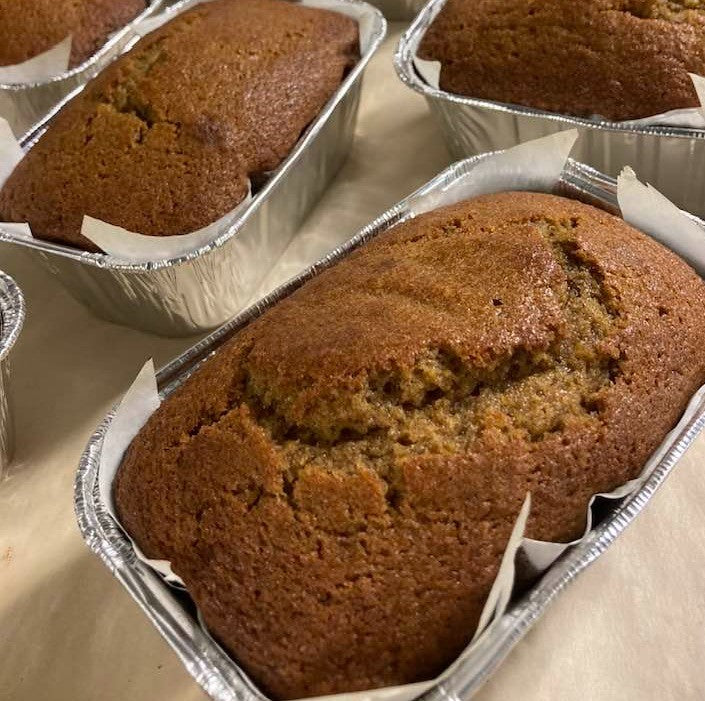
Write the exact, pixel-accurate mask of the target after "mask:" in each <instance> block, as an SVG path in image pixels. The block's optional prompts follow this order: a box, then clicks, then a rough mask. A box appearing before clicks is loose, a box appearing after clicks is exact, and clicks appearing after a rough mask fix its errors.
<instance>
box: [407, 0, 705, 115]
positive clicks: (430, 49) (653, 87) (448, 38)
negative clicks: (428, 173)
mask: <svg viewBox="0 0 705 701" xmlns="http://www.w3.org/2000/svg"><path fill="white" fill-rule="evenodd" d="M419 55H420V56H421V57H422V58H426V59H432V60H436V61H440V62H441V77H440V86H441V88H442V89H444V90H447V91H449V92H454V93H459V94H461V95H468V96H470V97H476V98H483V99H487V100H497V101H499V102H510V103H514V104H518V105H525V106H528V107H535V108H538V109H542V110H548V111H551V112H562V113H565V114H572V115H576V116H580V117H590V116H593V115H601V116H602V117H605V118H607V119H612V120H625V119H636V118H640V117H648V116H652V115H655V114H660V113H662V112H667V111H668V110H672V109H678V108H682V107H698V106H699V105H700V103H699V101H698V99H697V95H696V93H695V90H694V88H693V84H692V82H691V80H690V78H689V77H688V72H690V73H697V74H700V75H705V2H702V1H701V0H583V1H582V2H576V0H540V1H538V0H448V2H447V4H446V5H445V6H444V8H443V9H442V10H441V12H440V14H439V15H438V17H436V19H435V20H434V22H433V24H432V25H431V27H430V28H429V30H428V32H427V33H426V35H425V37H424V39H423V41H422V43H421V47H420V51H419Z"/></svg>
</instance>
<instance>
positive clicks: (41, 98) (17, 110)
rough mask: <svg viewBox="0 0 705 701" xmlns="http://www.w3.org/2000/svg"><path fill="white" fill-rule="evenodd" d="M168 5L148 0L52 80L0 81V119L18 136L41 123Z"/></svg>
mask: <svg viewBox="0 0 705 701" xmlns="http://www.w3.org/2000/svg"><path fill="white" fill-rule="evenodd" d="M167 5H168V0H151V1H150V2H148V3H147V7H146V9H144V10H143V11H142V12H141V13H140V14H139V15H137V17H135V18H134V19H133V20H132V21H131V22H129V23H128V24H126V25H125V26H124V27H122V28H121V29H119V30H118V31H116V32H114V33H113V34H112V36H111V37H110V38H109V39H108V41H106V42H105V44H103V46H101V47H100V49H98V51H96V53H94V54H93V55H92V56H91V57H90V58H88V59H86V60H85V61H84V62H83V63H82V64H80V65H79V66H75V67H74V68H71V69H70V70H68V71H66V72H64V73H61V74H59V75H57V76H54V77H53V78H49V79H47V80H41V81H36V82H28V83H2V82H0V117H3V118H4V119H6V120H7V121H8V122H9V124H10V128H11V129H12V131H13V132H14V133H15V134H16V135H17V136H20V135H21V134H24V133H25V132H27V131H28V130H29V129H31V128H32V126H33V125H35V124H37V123H38V122H40V121H41V120H42V119H44V118H45V117H46V115H47V114H48V113H49V112H50V111H51V110H52V108H54V107H55V106H56V105H57V104H58V103H59V102H61V100H62V99H63V98H64V97H66V95H68V94H69V93H70V92H71V91H73V90H74V89H75V88H77V87H78V86H79V85H83V84H84V83H85V82H86V81H87V80H90V79H91V78H92V77H93V76H95V75H97V74H98V73H99V72H100V71H101V70H102V69H103V68H104V67H105V66H107V65H108V63H110V61H112V60H113V58H115V56H117V55H118V54H119V53H120V52H121V51H122V50H123V49H124V48H125V47H126V46H127V45H128V44H130V43H131V42H132V41H134V40H135V39H136V38H137V34H136V32H135V26H136V25H137V24H138V23H139V22H141V21H142V20H145V19H147V18H148V17H151V16H152V15H153V14H155V13H156V12H157V11H159V10H160V9H162V8H163V7H165V6H167Z"/></svg>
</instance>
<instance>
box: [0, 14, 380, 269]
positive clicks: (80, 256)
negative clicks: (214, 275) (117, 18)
mask: <svg viewBox="0 0 705 701" xmlns="http://www.w3.org/2000/svg"><path fill="white" fill-rule="evenodd" d="M162 1H163V0H157V3H160V2H162ZM294 1H295V2H297V1H298V0H294ZM332 1H333V2H335V3H337V4H338V5H340V6H346V5H347V6H356V7H359V8H361V9H364V10H365V11H366V12H367V13H368V15H369V17H370V19H373V20H374V26H373V28H372V31H371V33H370V43H369V46H368V47H367V50H366V51H365V52H364V53H362V54H361V55H360V59H359V60H358V62H357V63H356V64H355V66H354V67H353V68H352V70H351V71H350V72H349V73H348V74H347V75H346V76H345V79H344V80H343V81H342V82H341V84H340V85H339V86H338V89H337V90H336V91H335V93H334V94H333V95H332V96H331V97H330V99H329V100H328V101H327V102H326V104H325V105H324V106H323V109H321V111H320V112H319V113H318V115H317V116H316V117H315V119H314V120H313V121H312V122H311V123H310V124H309V125H308V127H307V128H306V129H305V131H304V133H303V134H302V135H301V136H300V137H299V139H298V141H297V142H296V144H295V146H294V147H293V148H292V149H291V151H290V152H289V153H288V155H287V156H286V158H285V159H284V160H283V161H282V163H280V164H279V166H278V167H277V168H276V169H275V170H274V172H273V175H272V176H271V177H270V178H269V179H268V180H267V182H266V183H265V184H264V186H263V187H262V189H261V190H260V191H259V192H258V193H257V194H256V195H255V196H254V197H253V198H252V201H251V202H250V204H249V205H248V206H247V207H246V208H245V210H244V212H243V213H242V215H241V216H240V217H238V218H237V219H236V220H235V221H234V222H232V223H231V224H230V225H229V226H228V227H227V228H226V229H225V231H223V232H222V233H221V234H219V235H218V236H217V237H216V238H215V239H214V240H213V241H211V242H209V243H206V244H204V245H202V246H200V247H199V248H196V249H194V250H193V251H190V252H189V253H186V254H183V255H180V256H175V257H173V258H165V259H160V260H154V261H148V262H145V263H130V262H127V261H119V260H115V259H114V258H113V257H112V256H109V255H107V254H105V253H89V252H88V251H82V250H80V249H77V248H71V247H69V246H63V245H60V244H56V243H52V242H50V241H44V240H42V239H34V238H31V239H30V238H27V237H23V236H19V235H17V234H14V233H11V232H7V231H4V230H3V229H2V228H0V241H4V242H7V243H13V244H16V245H19V246H24V247H26V248H34V249H36V250H38V251H41V252H43V253H46V254H50V255H58V256H61V257H63V258H69V259H71V260H74V261H77V262H79V263H82V264H85V265H90V266H93V267H96V268H105V269H109V270H115V271H120V272H123V273H144V272H152V271H157V270H161V269H164V268H170V267H174V266H178V265H184V264H186V263H189V262H191V261H193V260H195V259H197V258H200V257H202V256H205V255H208V254H209V253H211V252H213V251H215V250H217V249H218V248H221V247H222V246H224V245H225V244H226V243H227V242H228V241H229V240H230V239H231V238H233V237H234V236H236V235H237V234H238V232H239V231H240V229H241V228H242V227H244V226H245V224H246V223H247V222H248V221H249V219H250V218H251V217H253V216H254V213H255V212H256V211H257V209H258V208H259V207H260V205H261V204H262V203H263V202H264V201H265V200H266V198H267V196H268V194H269V193H270V192H271V190H273V189H274V188H275V187H277V185H278V183H279V182H280V181H281V180H282V179H283V178H284V177H286V175H287V173H288V172H289V170H291V169H292V168H293V167H294V164H295V162H296V161H298V160H299V158H301V157H302V156H303V154H304V153H305V151H306V149H307V147H308V145H309V144H310V143H311V141H313V139H315V138H316V136H317V135H318V134H319V132H320V131H321V129H322V127H323V125H324V123H325V122H327V121H328V119H329V118H330V117H331V115H332V114H333V112H334V111H335V109H336V107H337V106H338V105H339V104H340V102H341V101H342V100H343V98H344V97H345V96H346V95H347V94H348V93H349V92H350V90H351V89H352V88H353V86H354V85H355V84H356V82H357V81H358V80H359V79H360V77H361V75H362V73H363V72H364V70H365V69H366V68H367V64H368V63H369V61H370V59H371V58H372V56H373V55H374V54H375V53H376V52H377V50H378V49H379V46H380V44H381V43H382V41H383V39H384V37H385V36H386V33H387V21H386V20H385V18H384V16H383V15H382V13H381V12H380V10H379V9H377V8H376V7H374V6H372V5H370V4H369V3H368V2H365V0H332ZM190 4H196V3H195V2H194V0H181V1H180V2H178V3H176V4H174V5H172V6H170V7H168V8H167V10H166V11H167V12H178V11H179V10H181V9H182V8H185V7H187V6H188V5H190ZM125 50H127V49H125ZM119 55H122V53H121V54H119ZM116 58H118V56H116ZM106 68H107V66H106ZM85 85H86V83H84V84H83V85H80V86H79V87H77V88H75V89H74V90H72V91H71V92H70V93H69V94H68V95H67V96H66V97H64V98H63V99H62V100H61V101H60V102H59V103H58V104H57V105H55V106H54V107H53V108H52V110H51V111H50V112H49V113H48V114H47V115H46V116H45V117H44V118H43V119H42V120H41V121H40V122H39V123H38V124H36V125H35V126H33V127H32V128H31V129H30V130H29V131H28V132H27V133H26V134H24V135H23V137H22V138H21V139H20V145H21V146H22V148H23V150H25V152H27V151H28V150H29V149H31V148H32V146H34V144H35V143H36V142H37V141H38V139H39V138H40V137H41V136H42V134H43V133H44V132H45V131H46V128H47V124H48V122H49V121H50V120H51V118H52V117H53V116H54V115H56V114H57V113H58V112H59V111H60V110H61V109H62V108H63V107H64V106H65V105H66V104H67V103H68V102H69V101H70V100H71V99H73V98H74V97H75V96H76V95H77V94H78V93H80V92H81V91H82V90H83V89H84V88H85Z"/></svg>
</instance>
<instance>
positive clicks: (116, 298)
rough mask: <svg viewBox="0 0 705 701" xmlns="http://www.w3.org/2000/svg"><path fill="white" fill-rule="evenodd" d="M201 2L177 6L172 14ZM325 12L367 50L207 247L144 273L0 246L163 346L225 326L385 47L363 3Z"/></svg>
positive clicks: (124, 265)
mask: <svg viewBox="0 0 705 701" xmlns="http://www.w3.org/2000/svg"><path fill="white" fill-rule="evenodd" d="M199 2H201V0H182V2H179V3H177V4H175V5H174V6H173V7H171V8H170V9H169V12H170V13H171V12H173V13H177V12H181V11H183V10H186V9H189V8H190V7H192V6H194V5H197V4H199ZM302 4H307V2H306V0H303V3H302ZM312 4H314V5H315V6H320V3H312ZM326 6H327V7H329V8H330V9H336V8H339V9H340V11H341V12H343V13H344V12H345V10H346V8H348V9H350V8H353V9H356V11H357V12H358V13H359V14H360V16H361V19H360V20H359V23H360V27H361V29H362V28H363V25H364V29H365V35H366V37H367V41H366V43H367V46H366V47H365V48H364V50H363V51H362V52H361V57H360V60H359V61H358V63H357V64H356V65H355V67H354V68H353V69H352V70H351V71H350V73H349V74H348V75H347V76H346V78H345V80H344V81H343V82H342V83H341V85H340V87H339V88H338V90H337V91H336V92H335V94H334V95H333V96H332V97H331V99H330V100H329V101H328V102H327V103H326V105H325V106H324V107H323V109H322V110H321V112H320V113H319V115H318V116H317V117H316V119H315V120H314V121H313V122H312V123H311V124H310V125H309V127H308V128H307V129H306V130H305V131H304V133H303V134H302V136H301V138H300V139H299V141H298V142H297V144H296V146H295V147H294V148H293V149H292V150H291V152H290V153H289V155H288V156H287V157H286V159H285V160H284V161H283V162H282V163H281V165H280V166H279V167H278V168H277V169H276V170H275V171H273V172H272V173H271V174H270V176H269V178H268V179H267V180H266V182H265V183H264V185H263V186H262V187H261V189H260V190H259V191H258V192H256V193H255V194H254V197H253V198H252V200H251V201H250V203H249V204H248V205H247V206H245V207H244V209H243V210H242V211H241V213H240V216H239V217H237V218H236V219H235V220H234V222H233V223H232V224H230V225H229V226H228V227H227V228H226V229H225V230H224V231H223V232H222V233H220V234H219V235H218V237H217V238H216V239H215V240H214V241H212V242H211V243H208V244H207V245H203V246H201V247H200V248H197V249H196V250H194V251H193V252H189V253H188V254H185V255H181V256H178V257H174V258H170V259H166V260H152V261H149V262H145V263H128V262H124V261H119V260H116V259H115V258H112V257H111V256H108V255H105V254H103V253H88V252H85V251H80V250H77V249H75V248H71V247H68V246H62V245H58V244H54V243H50V242H47V241H42V240H40V239H30V238H26V237H24V236H22V235H19V234H17V233H15V232H13V231H7V230H3V229H2V228H0V241H5V242H8V243H13V244H16V245H18V246H22V247H25V248H27V249H28V251H29V252H30V253H32V254H34V255H36V256H37V257H38V258H39V259H40V260H41V262H42V263H44V264H45V265H46V266H47V267H48V268H49V270H51V272H53V273H54V274H56V275H57V277H58V278H59V280H60V281H61V282H62V283H63V285H64V286H65V287H66V288H67V289H68V291H69V292H70V293H71V294H72V295H73V296H74V297H75V298H76V299H77V300H79V301H80V302H82V303H83V304H85V305H86V306H87V307H88V308H89V309H90V310H91V311H93V312H94V313H95V314H96V315H98V316H99V317H102V318H104V319H107V320H108V321H113V322H115V323H118V324H124V325H125V326H131V327H133V328H138V329H140V330H144V331H151V332H153V333H158V334H161V335H165V336H188V335H193V334H196V333H200V332H203V331H207V330H210V329H213V328H215V327H216V326H218V325H219V324H222V323H223V322H224V321H225V320H226V319H229V318H230V317H231V316H233V315H234V314H235V313H237V312H238V311H239V310H240V309H242V308H243V307H244V305H245V304H246V303H247V302H248V301H249V300H250V298H251V297H252V295H253V294H254V292H255V290H256V289H257V286H258V285H259V284H260V282H261V281H262V279H263V278H264V276H265V275H266V273H267V272H268V271H269V270H270V268H271V267H272V265H273V264H274V263H275V261H276V260H277V259H278V258H279V256H280V255H281V254H282V253H283V252H284V250H285V249H286V247H287V245H288V244H289V242H290V240H291V238H292V237H293V235H294V233H295V232H296V230H297V229H298V228H299V225H300V224H301V222H302V221H303V220H304V218H305V217H306V215H307V214H308V212H309V211H310V209H311V208H312V207H313V205H314V204H315V203H316V202H317V200H318V199H319V197H320V196H321V194H322V193H323V191H324V190H325V188H326V187H327V185H328V183H329V182H330V180H331V179H332V178H333V176H334V175H335V174H336V173H337V172H338V170H339V169H340V166H341V165H342V164H343V162H344V161H345V158H346V157H347V155H348V152H349V150H350V146H351V143H352V139H353V133H354V128H355V121H356V118H357V111H358V105H359V101H360V90H361V87H362V74H363V71H364V69H365V67H366V66H367V63H368V61H369V60H370V58H371V57H372V55H373V54H374V52H375V51H376V50H377V48H378V47H379V45H380V43H381V42H382V39H383V38H384V35H385V33H386V22H385V20H384V18H383V17H382V15H381V13H380V12H379V11H378V10H377V9H375V8H373V7H372V6H371V5H368V4H367V3H365V2H362V1H361V0H329V1H328V2H327V3H326ZM80 90H81V88H79V89H77V90H76V91H75V92H74V93H73V94H72V95H70V96H68V97H67V98H66V99H64V100H63V101H62V102H61V103H60V104H59V105H58V106H57V108H56V109H55V110H54V111H53V113H52V115H53V114H55V113H56V112H57V111H58V110H60V109H61V107H63V105H64V104H66V103H67V102H68V101H69V100H70V99H71V98H72V97H73V96H74V95H75V94H77V93H78V92H80ZM52 115H50V116H49V117H48V118H47V119H46V120H45V121H44V122H43V123H42V124H40V125H38V126H37V128H35V129H33V130H32V131H31V132H30V133H29V134H27V135H26V136H25V137H24V138H23V139H22V141H21V146H22V148H23V149H24V150H25V151H27V150H29V149H31V148H32V146H33V144H34V143H36V141H37V140H38V139H39V137H40V136H41V135H42V134H43V133H44V131H45V130H46V124H47V122H48V121H49V119H50V118H51V116H52Z"/></svg>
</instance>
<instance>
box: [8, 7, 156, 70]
mask: <svg viewBox="0 0 705 701" xmlns="http://www.w3.org/2000/svg"><path fill="white" fill-rule="evenodd" d="M145 7H146V3H145V0H0V66H11V65H14V64H16V63H23V62H24V61H26V60H28V59H30V58H33V57H34V56H37V55H38V54H41V53H43V52H44V51H48V50H49V49H51V48H52V47H53V46H56V44H58V43H59V42H60V41H63V40H64V39H65V38H66V37H67V36H69V35H71V39H72V42H71V57H70V62H69V67H73V66H77V65H78V64H80V63H83V61H85V60H86V59H87V58H89V57H90V56H92V55H93V54H94V53H95V52H96V51H98V49H100V47H101V46H102V45H103V44H105V42H106V41H107V40H108V37H109V35H110V34H112V33H113V32H115V31H117V30H118V29H121V28H122V27H123V26H124V25H125V24H127V23H128V22H130V21H131V20H133V19H134V18H135V17H137V15H138V14H139V13H140V12H142V10H144V9H145Z"/></svg>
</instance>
